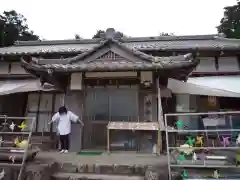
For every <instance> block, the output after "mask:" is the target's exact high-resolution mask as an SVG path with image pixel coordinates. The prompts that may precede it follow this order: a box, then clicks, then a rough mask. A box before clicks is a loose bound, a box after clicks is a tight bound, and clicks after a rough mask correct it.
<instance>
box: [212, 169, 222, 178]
mask: <svg viewBox="0 0 240 180" xmlns="http://www.w3.org/2000/svg"><path fill="white" fill-rule="evenodd" d="M212 177H213V178H215V179H218V178H219V177H220V174H219V173H218V170H215V171H213V175H212Z"/></svg>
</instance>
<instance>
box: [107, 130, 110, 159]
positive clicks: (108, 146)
mask: <svg viewBox="0 0 240 180" xmlns="http://www.w3.org/2000/svg"><path fill="white" fill-rule="evenodd" d="M107 153H108V154H110V130H109V129H108V128H107Z"/></svg>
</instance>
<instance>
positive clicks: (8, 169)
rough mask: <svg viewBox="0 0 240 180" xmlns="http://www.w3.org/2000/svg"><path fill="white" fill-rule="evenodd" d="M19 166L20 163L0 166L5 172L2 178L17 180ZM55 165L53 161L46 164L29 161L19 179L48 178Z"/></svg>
mask: <svg viewBox="0 0 240 180" xmlns="http://www.w3.org/2000/svg"><path fill="white" fill-rule="evenodd" d="M20 167H21V166H20V165H15V164H12V165H9V164H8V165H6V166H1V167H0V170H1V169H4V172H5V175H4V178H3V180H17V179H18V175H19V171H20ZM56 167H57V166H56V164H55V163H54V162H52V163H47V164H38V163H35V162H34V163H29V164H28V165H27V166H26V168H25V170H24V171H23V173H22V179H21V180H50V179H51V175H52V174H53V173H54V172H55V170H56V169H57V168H56ZM1 171H2V170H1Z"/></svg>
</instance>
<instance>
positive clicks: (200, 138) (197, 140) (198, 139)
mask: <svg viewBox="0 0 240 180" xmlns="http://www.w3.org/2000/svg"><path fill="white" fill-rule="evenodd" d="M195 144H196V145H199V146H200V147H203V136H197V137H196V142H195Z"/></svg>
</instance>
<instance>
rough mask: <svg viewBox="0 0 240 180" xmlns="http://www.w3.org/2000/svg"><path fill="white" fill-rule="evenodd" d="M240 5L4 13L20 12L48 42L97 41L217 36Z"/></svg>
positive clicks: (26, 5) (45, 4)
mask: <svg viewBox="0 0 240 180" xmlns="http://www.w3.org/2000/svg"><path fill="white" fill-rule="evenodd" d="M234 4H236V0H138V1H137V0H121V1H120V0H118V1H117V0H67V1H66V0H22V1H20V0H2V1H1V6H0V11H1V12H3V11H4V10H16V11H17V12H18V13H21V14H22V15H24V16H25V17H26V18H27V23H28V25H29V28H30V29H31V30H33V31H34V32H35V33H36V34H37V35H39V36H40V37H41V38H44V39H47V40H57V39H73V38H74V37H75V34H79V35H80V36H81V37H82V38H92V36H93V35H94V34H95V33H96V31H97V30H99V29H103V30H106V29H107V28H114V29H115V30H117V31H121V32H123V33H124V34H125V35H127V36H131V37H141V36H158V35H159V34H160V33H161V32H165V33H174V34H175V35H197V34H198V35H200V34H216V33H217V30H216V26H217V25H219V22H220V20H221V18H222V17H223V12H224V11H223V8H224V7H225V6H229V5H234Z"/></svg>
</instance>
